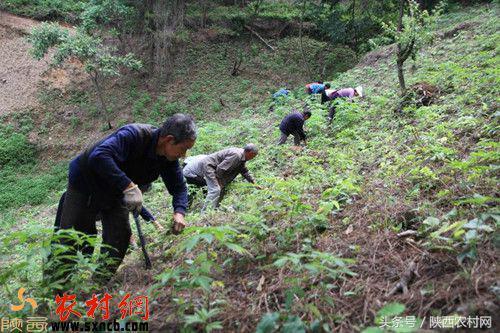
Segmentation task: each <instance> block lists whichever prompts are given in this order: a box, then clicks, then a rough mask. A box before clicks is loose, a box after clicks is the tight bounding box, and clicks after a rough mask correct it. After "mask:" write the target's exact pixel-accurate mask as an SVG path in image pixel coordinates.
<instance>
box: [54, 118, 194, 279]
mask: <svg viewBox="0 0 500 333" xmlns="http://www.w3.org/2000/svg"><path fill="white" fill-rule="evenodd" d="M195 141H196V126H195V123H194V121H193V119H192V118H191V117H190V116H187V115H184V114H175V115H173V116H171V117H169V118H168V119H167V120H166V121H165V123H164V124H163V125H162V126H161V127H160V128H156V127H154V126H152V125H147V124H130V125H125V126H123V127H121V128H120V129H118V130H117V131H116V132H114V133H113V134H111V135H109V136H108V137H106V138H104V139H103V140H101V141H99V142H97V143H96V144H94V145H93V146H91V147H90V148H88V149H86V150H85V151H84V152H82V153H81V154H80V155H78V156H77V157H76V158H75V159H73V160H72V161H71V163H70V165H69V175H68V188H67V190H66V195H65V199H64V200H63V201H62V207H60V230H59V231H58V232H57V233H58V234H59V235H58V236H56V237H54V238H53V239H52V245H54V246H53V251H52V254H51V255H50V256H49V261H48V263H47V266H46V267H45V269H44V273H48V274H46V275H49V276H47V277H48V279H49V280H50V282H59V283H61V282H62V283H64V282H65V281H67V279H69V278H70V276H71V273H72V271H73V268H74V266H75V262H74V260H73V259H72V257H74V256H75V254H76V251H77V250H81V251H82V252H83V254H84V255H92V253H93V250H94V248H93V246H92V245H91V244H90V243H89V242H88V241H86V240H85V239H83V240H82V241H81V242H76V241H75V240H74V238H68V237H62V236H64V234H65V231H66V230H68V229H74V230H76V231H79V232H81V233H83V234H85V235H88V236H91V237H95V235H96V234H97V229H96V217H97V215H98V214H100V215H101V222H102V238H103V240H102V243H103V245H104V246H101V253H102V254H105V255H107V257H108V258H109V259H111V260H107V261H106V263H105V262H101V263H100V265H99V267H98V269H97V270H96V275H95V276H94V278H95V280H96V281H98V282H101V283H105V282H106V281H107V280H109V279H110V278H111V276H112V275H113V274H114V273H115V271H116V270H117V269H118V267H119V266H120V264H121V262H122V260H123V258H124V256H125V253H126V251H127V248H128V245H129V240H130V236H131V229H130V224H129V212H133V213H139V212H141V210H142V192H141V190H140V189H139V186H142V185H146V184H149V183H151V182H153V181H154V180H156V179H157V178H158V177H161V178H162V180H163V182H164V183H165V186H166V187H167V190H168V192H169V193H170V194H171V195H172V205H173V210H174V213H173V222H174V224H173V228H174V232H180V231H181V230H182V229H183V228H184V227H185V225H186V223H185V221H184V215H185V213H186V209H187V187H186V183H185V180H184V177H183V174H182V168H181V167H180V165H179V160H178V159H179V158H180V157H183V156H185V154H186V151H187V150H188V149H190V148H192V147H193V145H194V143H195ZM57 245H59V246H61V245H62V246H64V247H65V250H64V251H63V253H60V252H61V251H60V250H57ZM62 283H61V284H62Z"/></svg>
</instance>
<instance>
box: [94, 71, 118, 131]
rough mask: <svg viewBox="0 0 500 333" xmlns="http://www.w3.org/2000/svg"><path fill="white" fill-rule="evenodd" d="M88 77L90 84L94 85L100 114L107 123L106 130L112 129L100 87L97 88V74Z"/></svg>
mask: <svg viewBox="0 0 500 333" xmlns="http://www.w3.org/2000/svg"><path fill="white" fill-rule="evenodd" d="M90 76H91V78H92V83H93V84H94V88H95V92H96V94H97V98H98V99H99V102H100V109H101V114H102V115H103V116H104V119H106V121H107V122H108V129H112V128H113V126H111V121H110V120H109V116H108V107H107V106H106V103H105V102H104V98H103V97H102V92H101V87H100V86H99V73H97V72H95V73H93V74H90Z"/></svg>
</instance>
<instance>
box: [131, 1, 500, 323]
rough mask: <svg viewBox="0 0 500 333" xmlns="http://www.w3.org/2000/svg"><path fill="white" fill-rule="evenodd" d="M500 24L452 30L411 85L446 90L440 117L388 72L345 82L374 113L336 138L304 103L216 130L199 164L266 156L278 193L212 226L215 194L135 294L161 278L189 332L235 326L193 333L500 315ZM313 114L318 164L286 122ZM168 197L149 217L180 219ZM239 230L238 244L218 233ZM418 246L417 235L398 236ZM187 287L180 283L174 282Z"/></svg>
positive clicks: (258, 166) (489, 16)
mask: <svg viewBox="0 0 500 333" xmlns="http://www.w3.org/2000/svg"><path fill="white" fill-rule="evenodd" d="M495 13H496V7H491V8H489V9H486V7H483V8H481V9H480V10H477V9H476V12H475V13H474V15H471V14H470V13H467V14H464V15H471V20H469V23H470V24H469V25H467V26H466V28H465V29H458V31H456V32H455V33H451V34H450V33H448V34H446V32H447V31H451V30H452V29H453V28H454V26H455V25H454V24H450V23H447V22H443V25H442V29H443V30H442V31H440V32H438V33H437V38H436V40H435V42H434V44H433V45H432V46H430V47H428V48H426V49H424V50H423V51H422V52H421V54H420V55H419V58H418V59H417V60H416V62H414V63H410V64H408V67H407V72H408V74H409V81H410V84H415V83H421V82H425V83H426V84H428V85H431V86H434V87H437V91H435V94H434V96H433V103H432V104H431V105H429V106H420V107H418V106H417V105H416V104H415V103H414V104H411V103H410V105H409V106H406V107H404V108H403V109H402V110H401V107H400V105H399V97H398V96H397V90H396V88H397V86H396V84H397V79H396V71H395V68H394V65H393V62H394V60H393V58H392V57H388V58H385V59H384V58H383V59H382V60H380V61H378V62H376V63H374V64H373V65H372V66H369V67H358V68H356V69H354V70H351V71H349V72H348V73H346V74H344V75H341V76H340V77H338V78H337V79H336V80H335V81H334V86H336V87H344V86H354V85H358V84H362V85H363V87H364V88H365V92H366V98H364V99H363V100H361V101H358V102H357V103H352V104H351V103H344V104H342V105H341V106H340V107H339V108H338V112H337V116H336V118H335V120H334V123H333V126H331V127H328V126H327V125H326V120H325V117H326V109H325V108H324V107H322V106H321V105H320V104H319V103H318V100H317V99H309V97H307V96H305V94H303V93H302V92H301V90H302V88H297V90H296V91H295V92H294V96H293V97H292V98H290V99H289V100H288V101H284V102H283V104H282V105H281V106H277V107H276V108H275V111H274V113H268V111H267V107H265V106H263V107H262V108H260V109H257V110H248V111H246V112H243V113H242V114H241V115H240V117H239V118H238V119H233V120H229V121H227V122H225V123H223V124H218V123H214V122H209V123H201V124H200V135H199V140H198V142H197V144H196V147H195V148H194V149H193V152H192V154H197V153H206V152H212V151H215V150H218V149H222V148H224V147H227V146H242V145H243V144H244V143H246V142H254V143H257V144H258V145H259V146H260V148H261V151H260V155H259V156H258V157H257V158H256V159H255V160H253V161H251V162H249V163H248V165H249V167H250V169H251V171H252V172H253V173H254V174H255V176H256V178H257V180H258V183H259V184H260V185H262V186H264V189H263V190H257V189H256V188H255V187H253V186H252V185H249V184H247V183H242V182H237V183H235V184H232V185H231V186H230V189H229V191H228V193H227V195H226V197H225V199H224V201H223V204H222V208H221V209H220V210H219V211H217V212H213V213H211V214H207V215H199V214H197V213H196V210H197V209H199V207H200V204H201V200H202V195H201V194H200V196H199V199H198V201H197V202H195V206H194V207H193V210H194V212H195V213H193V214H191V215H189V216H188V220H189V224H190V225H191V226H192V227H191V228H189V229H188V230H187V231H186V232H185V233H184V235H182V236H180V237H178V236H165V237H164V236H160V238H161V239H160V240H159V241H155V243H154V244H153V245H151V248H152V249H154V251H155V253H156V255H157V259H156V264H155V272H152V273H151V275H149V274H148V276H147V278H146V279H143V278H141V281H140V282H139V281H134V282H132V285H133V287H134V289H137V288H138V285H139V286H141V285H142V286H143V287H142V288H143V289H142V290H144V291H145V290H148V288H150V283H151V281H154V280H155V276H156V274H160V277H159V278H156V280H158V279H159V280H160V283H159V284H157V285H155V287H154V288H152V289H149V290H150V291H151V290H154V292H153V295H157V297H159V300H160V301H159V303H158V305H156V306H155V307H153V312H154V313H155V318H158V320H159V321H162V322H164V323H165V325H167V326H170V325H173V326H178V327H179V326H181V325H184V323H185V319H183V317H182V313H191V312H193V311H194V310H195V309H198V310H199V309H201V308H207V307H211V308H219V309H221V310H222V312H221V313H218V314H215V315H214V316H213V317H210V318H208V319H207V318H205V319H204V320H205V323H203V321H202V320H201V319H200V321H198V322H193V323H192V324H190V325H188V326H190V327H192V328H194V329H200V328H201V327H205V326H204V325H206V324H208V323H209V322H214V321H220V322H221V324H222V326H223V327H224V329H225V330H236V329H242V330H243V331H250V330H253V329H255V327H256V326H257V323H258V322H259V320H260V318H261V317H262V316H263V314H264V313H266V312H276V313H279V316H278V315H276V316H268V317H266V319H265V321H264V322H263V323H262V326H260V327H264V326H266V325H270V327H273V326H274V325H275V327H278V326H279V325H281V326H280V327H282V328H285V327H295V328H296V329H298V327H302V326H304V327H305V326H307V327H312V326H311V325H315V324H314V322H315V320H318V321H320V322H321V323H322V324H323V323H326V324H328V325H329V327H331V328H333V327H336V328H337V329H339V328H340V329H345V330H346V331H351V330H353V329H356V328H361V327H363V326H369V325H372V324H373V323H374V320H375V313H376V312H377V310H378V309H380V308H381V307H382V306H383V304H384V303H385V302H388V301H393V300H396V301H398V302H400V303H402V304H404V305H405V306H406V307H405V308H406V310H405V312H404V314H405V315H413V316H418V317H420V318H424V316H427V320H429V319H428V318H429V317H428V316H430V315H447V314H459V315H466V316H467V315H492V314H494V313H496V310H498V304H497V303H495V302H496V301H495V295H494V293H493V291H492V290H493V289H492V287H493V286H494V283H495V276H496V274H497V273H498V272H497V268H496V266H495V264H494V263H495V262H496V261H498V251H497V250H496V249H495V247H494V243H495V242H492V241H491V240H492V239H493V240H494V239H497V238H498V232H497V231H496V229H497V226H498V212H497V203H498V197H497V188H498V180H497V178H496V174H497V173H498V162H499V155H498V86H499V85H498V77H499V76H498V68H499V67H498V62H499V58H498V56H497V53H498V45H500V44H499V43H498V39H499V35H498V33H496V31H498V19H497V18H496V14H495ZM462 18H463V17H462ZM455 19H458V20H459V19H460V17H459V18H455ZM446 23H447V24H446ZM413 97H414V98H415V99H414V100H415V101H416V100H417V99H418V93H416V94H415V96H413ZM304 102H305V103H307V104H308V105H309V107H310V109H311V110H312V111H313V117H312V118H311V119H310V120H309V121H308V122H307V132H308V135H309V141H308V145H307V148H305V149H302V150H292V149H290V147H289V146H281V147H278V146H276V141H277V139H278V137H279V133H278V130H277V124H278V123H279V120H280V119H281V118H282V117H283V116H284V115H285V114H287V113H288V112H290V110H291V109H292V108H296V109H298V110H301V108H302V106H303V103H304ZM398 110H399V111H398ZM154 189H155V195H153V196H149V197H147V198H146V201H147V204H148V205H150V206H151V207H155V209H158V211H160V209H159V208H160V207H161V208H166V209H167V208H168V205H167V204H165V203H164V202H163V189H162V185H161V184H155V187H154ZM207 226H210V227H207ZM223 226H230V227H231V228H232V229H231V230H232V231H231V232H230V233H229V234H228V233H227V231H224V229H222V230H219V229H217V228H222V227H223ZM213 228H215V229H213ZM234 230H236V231H237V233H234ZM406 230H411V231H414V232H413V233H414V234H415V235H414V236H412V237H410V238H408V239H407V238H404V237H398V236H397V234H398V233H399V232H402V231H406ZM217 233H219V236H217ZM210 235H212V236H210ZM492 235H493V236H492ZM492 237H493V238H492ZM183 242H186V243H183ZM233 243H234V244H238V245H240V246H241V247H243V248H244V249H246V250H247V251H248V252H249V253H250V254H246V253H245V252H243V251H242V250H241V249H240V248H238V249H235V248H231V246H228V244H233ZM183 244H184V245H185V244H189V246H188V247H187V248H188V251H186V246H184V245H183ZM165 254H166V255H165ZM136 260H139V262H136V265H140V264H141V263H140V258H138V259H136ZM207 263H208V264H207ZM207 265H208V266H207ZM409 267H410V268H411V267H416V272H417V274H418V276H417V277H414V276H413V278H412V280H411V284H410V285H409V292H408V293H407V294H400V293H399V291H397V290H395V291H394V292H392V293H391V290H392V289H393V287H394V286H396V284H397V282H398V281H399V279H400V278H401V277H402V275H404V272H405V271H407V270H408V268H409ZM130 269H131V267H128V268H125V269H124V274H125V275H126V276H127V274H128V272H130ZM162 272H163V273H162ZM168 272H170V273H168ZM172 272H175V274H174V275H175V276H176V277H171V276H170V275H169V278H168V279H163V280H162V279H161V276H163V275H162V274H167V273H168V274H172ZM410 272H411V270H410ZM464 273H465V274H464ZM412 274H413V272H412V273H411V274H410V276H411V275H412ZM200 276H205V277H206V278H207V279H202V280H201V281H198V280H197V279H199V278H200ZM186 281H190V283H191V284H189V283H188V285H186V283H187V282H186ZM202 281H204V282H203V283H202ZM194 295H196V296H194ZM180 300H183V301H182V302H181V301H180ZM180 302H181V303H180ZM183 302H187V304H186V303H183ZM209 304H210V305H209ZM197 318H198V317H197ZM299 318H300V319H299ZM192 319H193V318H192V317H190V320H192ZM158 325H160V324H158ZM287 325H288V326H287ZM294 325H295V326H294ZM160 326H161V325H160ZM170 327H171V326H170ZM263 331H266V330H263ZM269 331H270V330H269Z"/></svg>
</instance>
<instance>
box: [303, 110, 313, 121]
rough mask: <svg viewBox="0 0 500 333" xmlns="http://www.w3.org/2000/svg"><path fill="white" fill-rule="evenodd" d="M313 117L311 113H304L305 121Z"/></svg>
mask: <svg viewBox="0 0 500 333" xmlns="http://www.w3.org/2000/svg"><path fill="white" fill-rule="evenodd" d="M311 115H312V113H311V111H304V112H302V116H303V117H304V120H307V119H309V118H311Z"/></svg>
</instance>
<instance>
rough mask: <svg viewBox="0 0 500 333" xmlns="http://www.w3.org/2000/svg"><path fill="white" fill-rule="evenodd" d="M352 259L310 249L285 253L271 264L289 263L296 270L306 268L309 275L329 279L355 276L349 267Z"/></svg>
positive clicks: (285, 264) (352, 261)
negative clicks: (307, 251) (324, 276)
mask: <svg viewBox="0 0 500 333" xmlns="http://www.w3.org/2000/svg"><path fill="white" fill-rule="evenodd" d="M353 263H354V260H352V259H343V258H338V257H336V256H334V255H332V254H329V253H323V252H319V251H312V252H311V253H287V254H286V255H285V256H282V257H280V258H279V259H277V260H276V261H275V262H274V264H273V265H275V266H276V267H278V268H281V267H284V266H287V265H290V266H291V267H292V269H293V270H294V271H296V272H302V271H304V270H306V271H307V272H308V273H309V274H310V275H312V276H316V275H326V276H328V277H330V278H331V279H337V278H343V277H344V276H345V275H348V276H355V275H356V274H355V273H354V272H352V271H351V270H350V269H349V268H348V265H349V264H353Z"/></svg>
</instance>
